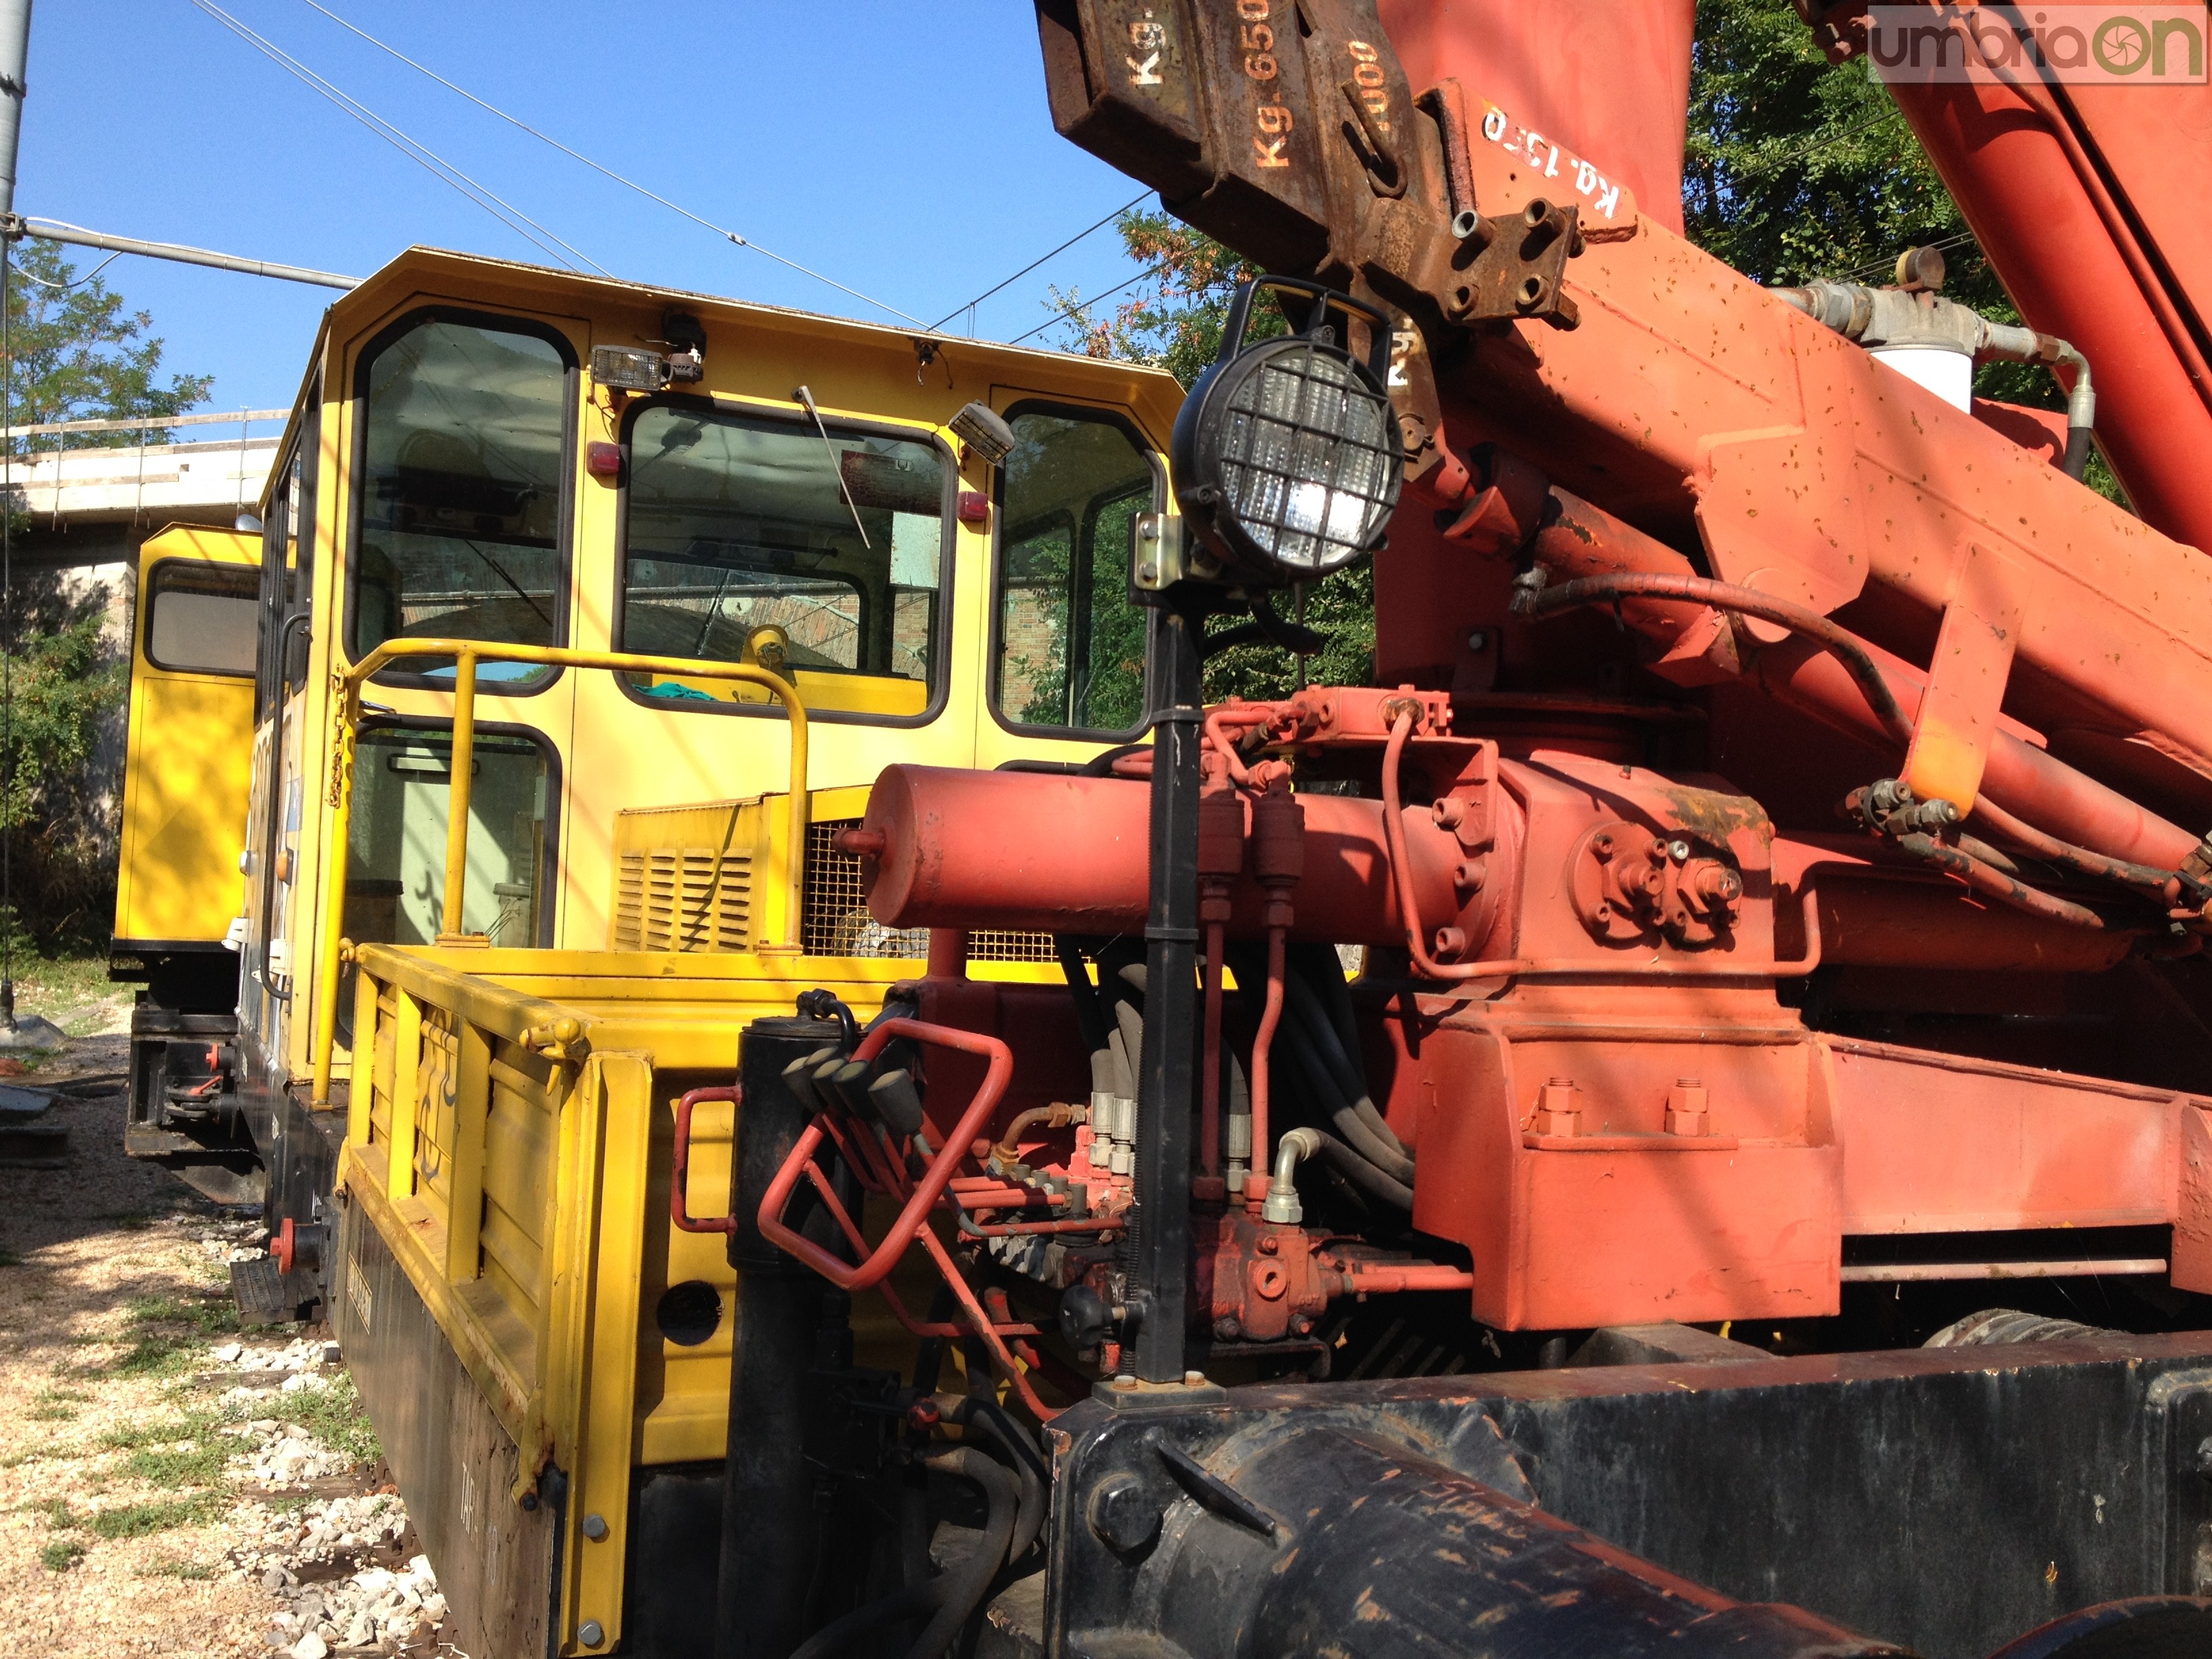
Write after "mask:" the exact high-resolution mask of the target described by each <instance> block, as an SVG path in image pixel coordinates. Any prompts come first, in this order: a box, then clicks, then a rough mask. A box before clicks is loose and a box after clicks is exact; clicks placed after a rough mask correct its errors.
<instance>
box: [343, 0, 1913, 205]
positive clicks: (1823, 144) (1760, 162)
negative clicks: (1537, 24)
mask: <svg viewBox="0 0 2212 1659" xmlns="http://www.w3.org/2000/svg"><path fill="white" fill-rule="evenodd" d="M310 3H313V0H310ZM1902 114H1904V111H1903V110H1901V109H1899V107H1898V106H1896V105H1894V104H1892V105H1891V106H1889V107H1888V108H1887V109H1886V110H1884V111H1883V112H1881V114H1879V115H1877V116H1875V118H1873V119H1872V120H1870V121H1861V122H1859V123H1858V124H1857V125H1855V126H1848V127H1845V128H1844V130H1843V131H1841V132H1824V133H1822V134H1820V136H1819V137H1815V138H1813V139H1810V140H1808V142H1806V143H1802V144H1799V145H1797V146H1796V148H1795V149H1786V150H1784V151H1783V152H1782V153H1781V154H1780V155H1754V156H1753V157H1752V158H1751V159H1750V160H1748V161H1746V162H1745V163H1744V164H1743V166H1742V167H1741V171H1742V172H1745V173H1766V172H1770V171H1771V170H1772V169H1773V168H1775V167H1784V166H1787V165H1788V164H1789V163H1790V162H1792V161H1802V160H1804V159H1805V157H1807V156H1808V155H1816V154H1818V153H1819V152H1820V151H1821V150H1824V149H1827V148H1828V146H1830V145H1831V144H1840V143H1843V142H1844V139H1846V138H1856V137H1858V136H1859V134H1861V133H1863V132H1871V131H1874V129H1875V128H1876V127H1878V126H1880V125H1882V124H1883V123H1884V122H1886V121H1891V120H1894V119H1895V118H1897V117H1899V116H1900V115H1902Z"/></svg>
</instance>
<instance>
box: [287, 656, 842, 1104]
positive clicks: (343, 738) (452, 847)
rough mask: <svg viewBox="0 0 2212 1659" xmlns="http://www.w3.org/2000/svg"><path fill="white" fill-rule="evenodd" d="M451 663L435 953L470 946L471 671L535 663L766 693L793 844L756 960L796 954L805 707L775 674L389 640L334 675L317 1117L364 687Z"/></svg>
mask: <svg viewBox="0 0 2212 1659" xmlns="http://www.w3.org/2000/svg"><path fill="white" fill-rule="evenodd" d="M416 657H451V658H452V659H453V774H452V775H453V783H452V786H451V789H450V793H449V794H448V797H447V806H446V893H445V909H444V911H443V913H442V915H443V919H444V923H445V926H444V927H443V928H442V929H441V932H440V933H439V935H438V940H439V943H441V944H446V943H448V942H453V941H457V940H459V939H465V938H466V937H467V935H466V934H465V933H461V932H459V927H460V925H461V921H462V915H463V912H462V909H461V903H462V901H463V899H464V898H465V896H466V891H467V881H468V845H469V794H470V778H471V773H472V771H473V770H474V768H475V760H476V727H477V721H476V710H477V664H478V663H480V662H518V663H532V664H537V665H540V666H543V667H547V668H604V669H607V670H610V671H612V672H615V673H617V674H623V673H633V674H669V675H680V676H682V677H683V678H686V679H700V680H732V681H737V682H742V683H744V684H749V685H757V686H761V687H763V688H764V689H765V690H767V691H768V692H769V694H770V695H771V696H774V697H775V699H776V701H777V702H781V704H782V705H783V707H784V710H785V712H786V713H787V714H788V715H789V716H790V718H791V781H790V805H789V806H788V808H787V811H788V814H789V819H790V824H789V828H790V836H789V841H790V845H789V848H788V850H787V853H786V855H785V858H784V872H783V874H784V883H785V886H786V888H787V893H786V898H785V904H784V927H785V928H786V930H787V932H788V933H789V935H790V937H789V939H787V940H785V941H782V942H779V943H777V944H773V945H763V946H762V947H761V948H762V950H763V951H769V952H776V953H792V954H795V953H797V952H798V951H799V950H800V948H801V947H800V943H799V940H800V933H799V928H800V923H801V919H802V912H803V897H804V891H805V889H804V884H805V878H806V819H807V800H806V707H805V704H804V703H802V702H800V701H799V693H798V691H797V690H795V689H794V688H793V686H792V684H791V683H790V682H789V681H787V680H786V679H784V678H781V676H780V675H776V674H773V673H770V672H769V671H768V670H767V669H765V668H759V667H756V666H755V665H752V664H750V663H734V662H701V661H695V660H690V659H678V658H673V657H652V656H640V655H636V654H634V653H629V652H624V651H579V650H575V649H573V648H570V647H565V646H550V645H507V644H501V643H499V642H497V641H489V640H441V639H422V640H416V639H397V640H386V641H384V643H383V644H381V645H380V646H378V647H376V648H375V649H374V651H371V652H370V653H368V655H367V656H365V657H363V658H362V659H361V660H360V661H359V662H357V663H355V664H353V665H351V666H350V667H348V668H343V669H340V670H338V671H336V672H335V673H333V675H332V676H331V678H332V681H333V687H332V689H333V690H335V691H336V692H337V727H338V730H337V744H336V745H335V752H334V754H333V756H332V763H331V785H330V788H329V790H328V792H327V793H326V794H325V834H324V838H323V848H324V858H325V866H324V867H325V878H324V883H323V914H322V915H321V916H320V917H319V923H320V926H319V928H318V930H317V933H316V936H315V939H316V953H317V954H316V963H315V1091H314V1109H316V1110H318V1111H321V1110H325V1109H327V1108H328V1107H329V1105H330V1103H331V1057H332V1053H333V1050H334V1048H335V1046H336V1043H337V1009H338V979H339V976H340V975H341V973H342V971H343V967H344V941H343V940H342V939H340V938H339V937H338V930H339V927H340V925H341V924H342V922H343V920H344V917H345V890H346V878H347V876H348V874H349V869H348V866H349V863H350V861H351V860H350V847H349V842H350V838H351V836H352V834H353V757H354V747H355V740H356V737H357V736H358V734H359V732H360V727H361V716H362V700H361V690H362V686H363V685H365V684H368V681H369V680H370V679H371V678H374V676H375V675H376V674H377V673H378V672H379V671H381V670H383V669H385V668H387V667H389V666H390V665H392V663H394V662H395V661H398V660H399V659H403V658H408V659H412V658H416Z"/></svg>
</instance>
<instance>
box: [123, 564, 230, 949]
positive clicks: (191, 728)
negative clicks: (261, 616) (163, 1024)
mask: <svg viewBox="0 0 2212 1659" xmlns="http://www.w3.org/2000/svg"><path fill="white" fill-rule="evenodd" d="M258 557H259V546H258V538H250V537H247V536H243V535H237V534H233V533H231V532H224V531H210V530H172V531H168V532H165V533H164V534H162V535H160V536H157V537H155V538H153V539H152V540H150V541H149V542H148V543H147V544H146V545H145V547H144V549H143V551H142V553H141V556H140V565H139V568H140V570H141V572H142V573H143V572H144V571H145V570H148V569H149V568H152V566H153V565H155V563H157V562H160V561H161V560H162V559H167V558H176V559H204V560H205V561H207V562H210V563H213V564H225V565H245V564H252V563H253V562H255V561H256V560H257V559H258ZM140 586H141V591H142V593H143V586H144V584H143V580H142V582H141V585H140ZM139 610H140V611H141V613H142V614H141V615H140V616H139V617H137V633H138V635H139V638H138V639H137V641H134V644H135V647H136V648H135V649H134V651H133V653H132V659H131V725H130V738H129V750H128V754H127V757H126V761H125V772H124V792H123V833H122V843H123V845H122V858H121V862H120V868H119V870H118V875H117V881H116V892H115V934H116V937H117V938H118V939H149V940H151V939H163V940H169V939H179V940H181V939H201V940H210V939H221V938H222V936H223V935H224V933H226V932H228V929H229V927H230V922H231V918H232V917H234V916H235V915H238V913H239V908H240V905H239V899H240V885H239V884H240V875H239V871H238V860H239V855H240V853H242V852H243V851H244V850H245V847H246V796H247V791H248V788H249V787H250V783H251V779H252V763H253V682H252V680H250V679H242V678H235V677H233V676H228V675H216V674H181V673H176V672H173V671H169V670H167V669H161V668H156V667H155V666H154V665H152V664H151V663H150V662H149V661H148V660H147V659H146V653H145V647H144V643H143V635H144V630H145V617H144V616H143V611H144V606H143V605H141V606H140V607H139Z"/></svg>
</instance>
